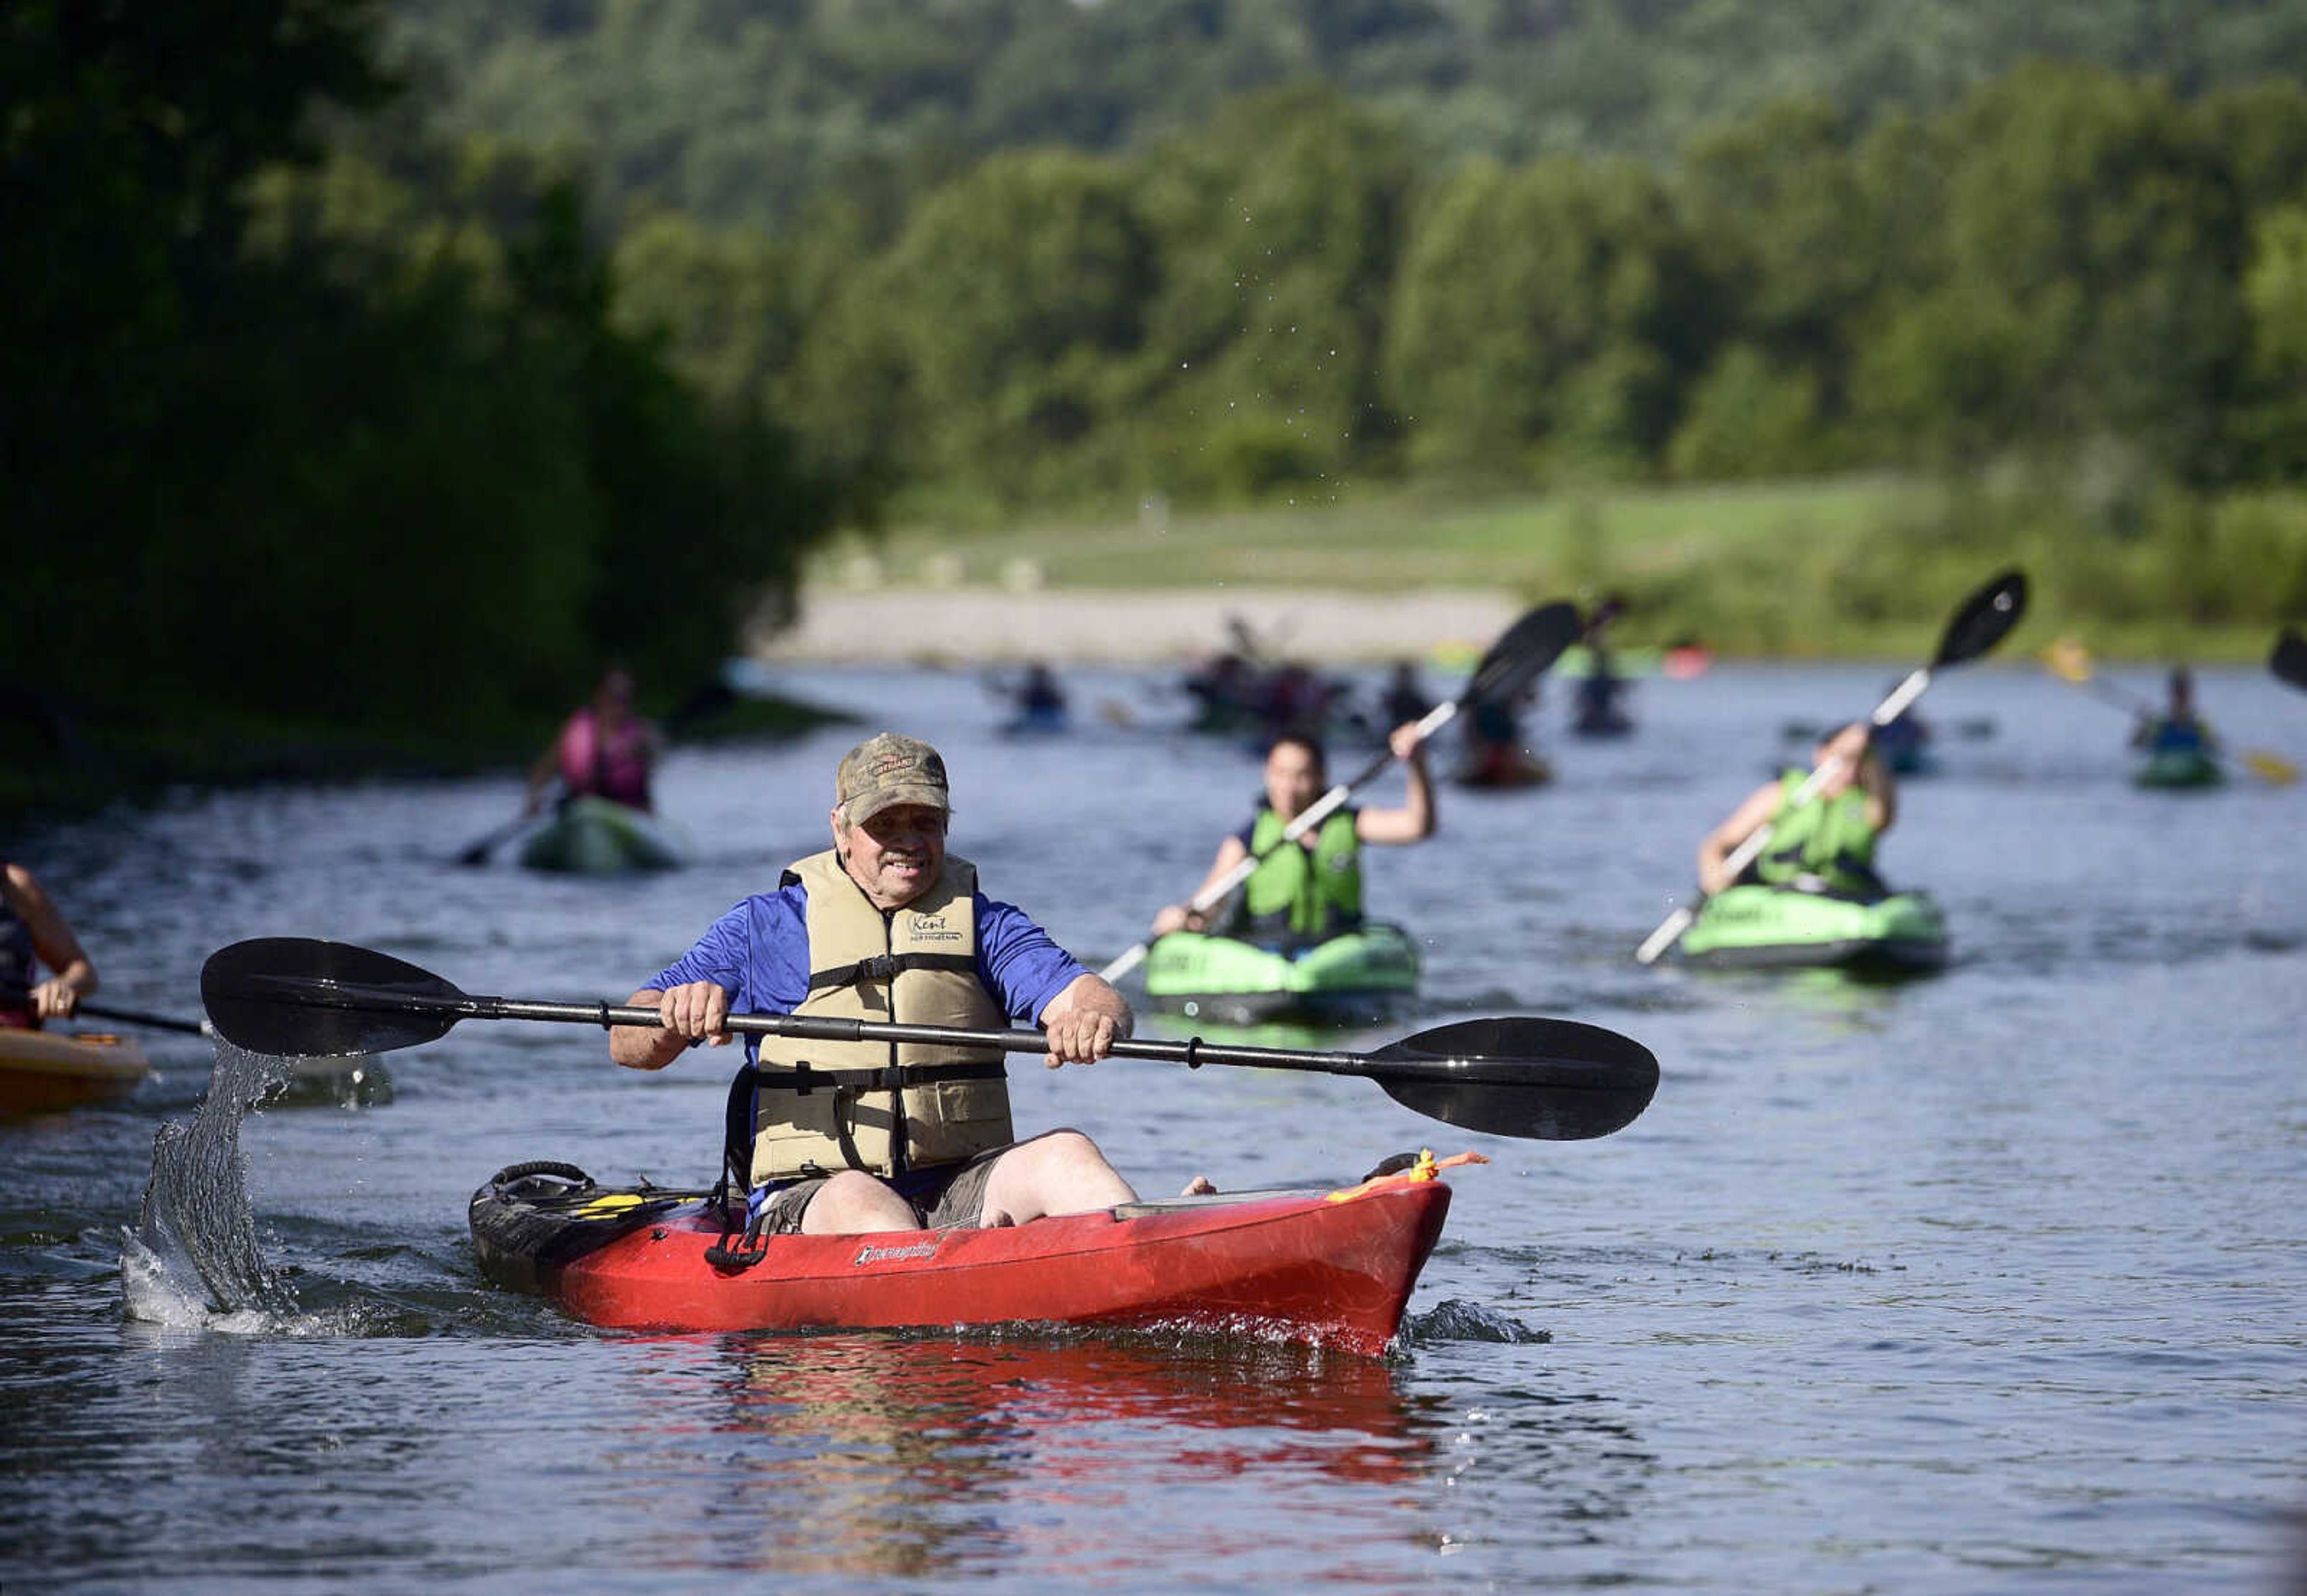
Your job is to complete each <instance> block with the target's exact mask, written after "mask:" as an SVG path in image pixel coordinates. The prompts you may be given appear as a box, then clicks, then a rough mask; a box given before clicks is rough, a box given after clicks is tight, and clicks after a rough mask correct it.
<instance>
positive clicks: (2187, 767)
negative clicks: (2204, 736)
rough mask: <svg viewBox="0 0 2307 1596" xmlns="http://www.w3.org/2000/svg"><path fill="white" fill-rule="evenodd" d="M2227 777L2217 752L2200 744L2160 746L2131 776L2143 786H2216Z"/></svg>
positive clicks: (2134, 783)
mask: <svg viewBox="0 0 2307 1596" xmlns="http://www.w3.org/2000/svg"><path fill="white" fill-rule="evenodd" d="M2226 778H2227V773H2226V770H2224V769H2222V768H2220V765H2219V759H2218V756H2217V754H2214V753H2212V752H2210V751H2208V749H2201V748H2158V749H2157V750H2155V751H2153V752H2152V753H2149V754H2148V756H2147V759H2146V760H2145V762H2144V763H2142V764H2141V765H2140V767H2139V768H2138V770H2137V771H2135V772H2133V773H2132V775H2131V782H2132V784H2133V785H2137V786H2142V787H2215V786H2217V785H2219V784H2220V783H2221V782H2223V781H2225V780H2226Z"/></svg>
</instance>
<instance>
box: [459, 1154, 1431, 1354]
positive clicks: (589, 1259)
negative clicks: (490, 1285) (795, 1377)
mask: <svg viewBox="0 0 2307 1596" xmlns="http://www.w3.org/2000/svg"><path fill="white" fill-rule="evenodd" d="M485 1195H486V1193H485V1192H484V1194H483V1196H485ZM480 1201H481V1198H480V1197H476V1209H477V1207H478V1206H479V1204H480ZM1449 1207H1450V1189H1449V1188H1448V1187H1447V1186H1446V1185H1445V1184H1444V1183H1443V1182H1442V1181H1440V1180H1404V1181H1401V1182H1388V1183H1385V1184H1382V1185H1379V1186H1377V1187H1376V1188H1370V1189H1367V1190H1363V1191H1359V1192H1357V1193H1354V1194H1351V1195H1342V1194H1340V1195H1338V1196H1337V1197H1336V1199H1335V1200H1334V1197H1333V1194H1328V1193H1319V1192H1282V1193H1270V1194H1259V1195H1253V1196H1249V1197H1244V1198H1241V1199H1238V1200H1221V1201H1215V1202H1212V1201H1209V1200H1206V1199H1203V1200H1198V1201H1196V1200H1187V1201H1180V1202H1172V1203H1145V1204H1136V1205H1130V1206H1127V1207H1125V1208H1122V1209H1120V1210H1117V1211H1100V1212H1097V1213H1093V1214H1069V1215H1067V1216H1065V1217H1062V1218H1055V1219H1042V1220H1036V1221H1034V1222H1033V1223H1030V1224H1025V1225H1018V1226H1014V1227H1008V1228H1004V1229H999V1230H954V1231H889V1232H883V1233H879V1234H873V1235H862V1236H787V1237H779V1238H776V1239H775V1240H771V1241H770V1242H769V1243H768V1248H767V1251H766V1255H765V1257H763V1259H762V1261H761V1262H760V1263H759V1264H757V1265H755V1266H752V1267H750V1268H748V1269H745V1270H742V1271H730V1270H727V1269H724V1268H717V1267H716V1266H714V1265H713V1264H711V1263H708V1261H707V1260H706V1256H705V1255H706V1252H707V1250H708V1248H713V1247H714V1246H715V1245H716V1243H717V1242H719V1241H720V1240H722V1239H723V1238H722V1229H721V1226H720V1224H719V1223H718V1220H717V1217H712V1216H708V1209H707V1207H706V1206H705V1205H704V1204H702V1203H698V1202H688V1203H683V1204H682V1205H681V1206H678V1207H675V1208H672V1209H670V1210H668V1211H665V1212H663V1213H661V1214H658V1215H657V1216H656V1217H655V1218H654V1219H653V1220H652V1221H650V1222H648V1223H644V1224H642V1225H640V1226H639V1228H636V1229H633V1230H631V1231H628V1232H627V1233H625V1234H623V1235H622V1236H618V1237H616V1238H615V1239H614V1240H609V1241H607V1242H605V1244H603V1245H601V1246H599V1247H597V1248H594V1249H592V1250H590V1251H587V1252H585V1253H583V1254H582V1256H579V1257H573V1258H570V1259H568V1260H567V1261H566V1262H562V1263H559V1264H557V1265H552V1266H546V1267H544V1268H541V1269H536V1270H534V1271H532V1272H531V1273H530V1274H528V1276H527V1278H526V1279H524V1280H520V1281H519V1283H526V1284H533V1285H534V1286H535V1287H536V1288H537V1289H540V1290H542V1291H544V1292H545V1294H546V1295H547V1296H549V1297H551V1298H553V1300H555V1301H557V1302H558V1303H559V1304H560V1305H561V1306H562V1308H563V1309H565V1310H566V1311H567V1312H569V1313H570V1314H571V1315H573V1316H574V1317H578V1318H579V1319H582V1320H585V1321H586V1322H587V1323H589V1324H594V1325H600V1326H613V1327H617V1328H622V1329H646V1330H673V1331H689V1330H708V1331H720V1330H781V1331H799V1330H819V1329H831V1328H841V1329H869V1328H905V1327H914V1328H923V1327H930V1328H943V1327H953V1326H985V1325H1016V1324H1053V1325H1091V1326H1135V1327H1143V1328H1153V1327H1164V1328H1171V1327H1174V1328H1179V1329H1186V1330H1192V1331H1200V1332H1212V1333H1218V1334H1233V1335H1248V1336H1252V1337H1256V1338H1258V1339H1262V1340H1268V1341H1284V1342H1299V1343H1312V1344H1316V1345H1322V1346H1331V1347H1338V1348H1341V1349H1343V1350H1347V1351H1354V1352H1359V1353H1364V1354H1371V1355H1375V1354H1376V1353H1377V1352H1379V1351H1383V1350H1384V1349H1385V1344H1386V1343H1387V1342H1388V1341H1389V1340H1391V1339H1392V1337H1393V1335H1394V1331H1395V1330H1396V1328H1397V1327H1398V1326H1400V1324H1401V1322H1402V1309H1403V1308H1404V1306H1405V1305H1406V1304H1407V1303H1408V1301H1409V1299H1410V1292H1411V1287H1412V1286H1413V1285H1414V1284H1415V1283H1417V1279H1418V1272H1419V1268H1420V1267H1421V1266H1423V1265H1424V1264H1425V1262H1426V1258H1427V1255H1428V1253H1430V1252H1431V1251H1432V1250H1433V1248H1434V1244H1435V1241H1436V1240H1437V1238H1438V1237H1439V1236H1440V1235H1441V1233H1442V1223H1443V1220H1444V1218H1445V1215H1446V1214H1448V1212H1449ZM475 1234H476V1239H477V1238H479V1237H480V1236H481V1234H482V1227H481V1226H480V1225H479V1224H478V1223H476V1229H475ZM482 1250H483V1255H484V1257H483V1261H484V1266H485V1268H488V1269H489V1272H490V1273H491V1274H493V1275H495V1276H497V1277H498V1278H499V1279H501V1280H508V1281H510V1280H514V1279H515V1278H516V1277H517V1276H518V1275H519V1268H518V1266H515V1267H513V1268H510V1269H508V1268H505V1267H502V1266H495V1267H493V1266H491V1259H490V1257H489V1251H490V1249H489V1248H487V1247H486V1246H484V1247H483V1249H482Z"/></svg>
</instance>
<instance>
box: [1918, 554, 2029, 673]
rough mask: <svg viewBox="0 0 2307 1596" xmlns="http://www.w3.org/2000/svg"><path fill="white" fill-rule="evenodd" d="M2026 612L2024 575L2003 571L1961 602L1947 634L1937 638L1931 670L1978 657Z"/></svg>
mask: <svg viewBox="0 0 2307 1596" xmlns="http://www.w3.org/2000/svg"><path fill="white" fill-rule="evenodd" d="M2026 613H2027V575H2026V573H2025V572H2024V571H2004V572H2003V574H2002V575H2001V576H1999V577H1996V578H1995V579H1994V580H1993V581H1991V582H1989V583H1987V584H1986V586H1985V587H1984V588H1980V589H1979V590H1978V591H1977V592H1976V593H1974V594H1972V595H1971V596H1969V597H1968V598H1967V599H1965V600H1964V601H1963V605H1962V608H1961V609H1960V610H1957V611H1956V612H1955V617H1954V619H1953V620H1951V621H1950V622H1947V629H1946V635H1945V636H1944V637H1943V638H1941V639H1939V652H1938V657H1937V658H1935V659H1934V660H1932V661H1931V669H1933V670H1934V671H1935V670H1939V669H1941V668H1943V667H1944V666H1946V665H1961V664H1963V663H1964V662H1965V661H1967V660H1973V659H1977V657H1978V656H1980V655H1982V654H1984V653H1985V652H1986V651H1987V650H1988V649H1990V648H1994V645H1995V644H1997V643H1999V642H2001V641H2002V640H2003V639H2004V638H2005V637H2007V636H2008V635H2010V631H2011V628H2012V627H2014V626H2016V625H2018V624H2019V618H2020V616H2021V615H2024V614H2026Z"/></svg>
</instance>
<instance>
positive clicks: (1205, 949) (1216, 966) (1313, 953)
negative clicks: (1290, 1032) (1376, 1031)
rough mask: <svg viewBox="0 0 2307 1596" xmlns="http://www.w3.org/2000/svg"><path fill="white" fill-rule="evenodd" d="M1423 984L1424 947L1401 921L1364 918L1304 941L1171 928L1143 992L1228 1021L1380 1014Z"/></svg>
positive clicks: (1155, 953)
mask: <svg viewBox="0 0 2307 1596" xmlns="http://www.w3.org/2000/svg"><path fill="white" fill-rule="evenodd" d="M1417 990H1418V948H1417V945H1416V944H1415V943H1413V942H1412V941H1411V940H1410V933H1409V932H1408V931H1403V930H1402V928H1401V927H1400V926H1398V925H1384V924H1371V925H1364V926H1362V927H1361V928H1360V929H1359V930H1356V931H1347V932H1344V933H1343V934H1342V935H1339V936H1334V937H1331V938H1329V939H1327V940H1324V941H1320V942H1314V943H1310V944H1308V945H1307V946H1305V947H1302V948H1283V947H1280V946H1277V945H1274V944H1272V943H1259V942H1247V941H1243V940H1239V938H1234V937H1219V936H1211V935H1208V934H1206V933H1205V932H1201V931H1172V932H1171V933H1170V934H1169V935H1168V936H1166V937H1162V938H1160V939H1158V940H1156V941H1155V942H1154V944H1153V948H1152V950H1151V951H1150V952H1149V953H1148V954H1147V955H1146V958H1145V995H1146V997H1147V998H1149V999H1150V1000H1153V1003H1154V1004H1155V1005H1157V1006H1159V1007H1162V1008H1173V1009H1176V1010H1177V1011H1178V1012H1179V1013H1181V1014H1185V1015H1188V1016H1192V1017H1196V1018H1204V1017H1205V1018H1208V1019H1211V1020H1214V1021H1219V1022H1222V1023H1223V1024H1227V1025H1256V1024H1258V1023H1260V1022H1262V1021H1265V1020H1272V1019H1278V1018H1282V1017H1309V1018H1330V1019H1339V1020H1353V1019H1362V1018H1375V1017H1377V1016H1378V1015H1379V1014H1381V1013H1382V1012H1383V1011H1384V1009H1385V1006H1386V1004H1387V1003H1388V1002H1389V1001H1390V1000H1394V999H1397V998H1403V997H1407V996H1409V995H1411V993H1413V992H1415V991H1417Z"/></svg>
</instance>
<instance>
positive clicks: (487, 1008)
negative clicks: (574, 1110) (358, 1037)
mask: <svg viewBox="0 0 2307 1596" xmlns="http://www.w3.org/2000/svg"><path fill="white" fill-rule="evenodd" d="M300 985H302V986H303V987H304V991H305V994H306V995H304V996H303V997H301V998H299V999H298V1001H299V1002H300V1003H302V1004H304V1005H305V1006H307V1007H310V1008H356V1009H377V1008H383V1009H390V1010H394V1011H398V1012H401V1013H409V1014H433V1015H441V1016H444V1017H448V1018H449V1020H450V1024H451V1025H453V1024H455V1023H456V1021H458V1020H462V1019H483V1020H536V1021H542V1022H544V1023H545V1024H548V1025H598V1026H600V1027H602V1028H603V1029H607V1028H608V1027H610V1026H612V1025H638V1026H642V1027H646V1028H647V1029H649V1030H656V1029H659V1028H661V1027H662V1026H663V1025H664V1023H665V1022H664V1019H663V1017H662V1016H660V1015H659V1013H658V1012H657V1010H656V1009H654V1008H639V1007H638V1006H635V1005H631V1004H620V1003H607V1002H596V1003H560V1002H552V1001H546V1000H537V999H530V998H492V997H484V996H481V995H479V994H477V993H472V992H459V993H458V994H457V995H455V996H453V997H449V996H440V997H434V996H428V995H424V994H419V993H411V992H402V991H392V990H390V989H389V988H382V987H362V986H356V985H353V984H351V983H349V982H304V983H300ZM726 1023H727V1026H728V1029H729V1030H730V1031H732V1032H733V1033H736V1034H743V1035H754V1036H786V1037H793V1038H795V1039H797V1040H800V1041H803V1042H888V1043H915V1044H917V1045H922V1046H928V1047H987V1048H999V1049H1000V1050H1001V1051H1003V1052H1008V1053H1039V1052H1046V1051H1048V1050H1049V1045H1050V1041H1049V1038H1048V1037H1047V1036H1045V1035H1043V1034H1042V1033H1041V1032H1039V1031H991V1030H985V1031H981V1030H974V1029H970V1028H966V1027H961V1026H953V1025H899V1024H896V1023H894V1022H890V1021H886V1020H860V1019H839V1018H829V1017H824V1016H819V1015H794V1014H733V1015H731V1016H730V1017H729V1018H728V1020H727V1022H726ZM1109 1051H1110V1052H1111V1056H1112V1057H1114V1058H1117V1059H1152V1060H1161V1061H1163V1062H1167V1063H1174V1064H1184V1065H1187V1066H1189V1067H1192V1068H1199V1067H1200V1066H1202V1065H1204V1064H1233V1065H1246V1066H1248V1067H1251V1068H1263V1069H1299V1070H1308V1071H1313V1072H1316V1073H1319V1074H1324V1075H1351V1076H1365V1077H1372V1078H1381V1077H1385V1078H1401V1079H1424V1080H1435V1081H1461V1082H1466V1083H1469V1084H1475V1085H1479V1084H1481V1083H1484V1082H1486V1081H1491V1080H1496V1081H1497V1082H1499V1083H1502V1084H1509V1085H1512V1084H1519V1083H1521V1082H1522V1081H1523V1080H1524V1079H1525V1078H1526V1077H1527V1075H1528V1066H1527V1064H1525V1063H1524V1062H1523V1061H1522V1060H1494V1061H1492V1060H1450V1061H1448V1062H1447V1063H1446V1064H1445V1063H1444V1062H1442V1061H1439V1060H1437V1061H1436V1062H1435V1064H1434V1065H1433V1066H1432V1067H1430V1068H1421V1067H1420V1064H1419V1060H1391V1059H1388V1060H1374V1059H1372V1058H1370V1057H1369V1056H1368V1055H1367V1054H1364V1053H1352V1052H1314V1051H1301V1050H1299V1049H1296V1048H1270V1047H1226V1046H1220V1045H1218V1044H1216V1043H1206V1042H1204V1041H1202V1040H1200V1039H1199V1038H1198V1037H1196V1038H1195V1039H1194V1040H1192V1041H1190V1042H1162V1041H1141V1040H1137V1039H1136V1038H1123V1039H1121V1040H1119V1041H1117V1042H1116V1043H1114V1044H1113V1046H1112V1047H1111V1050H1109Z"/></svg>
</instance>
